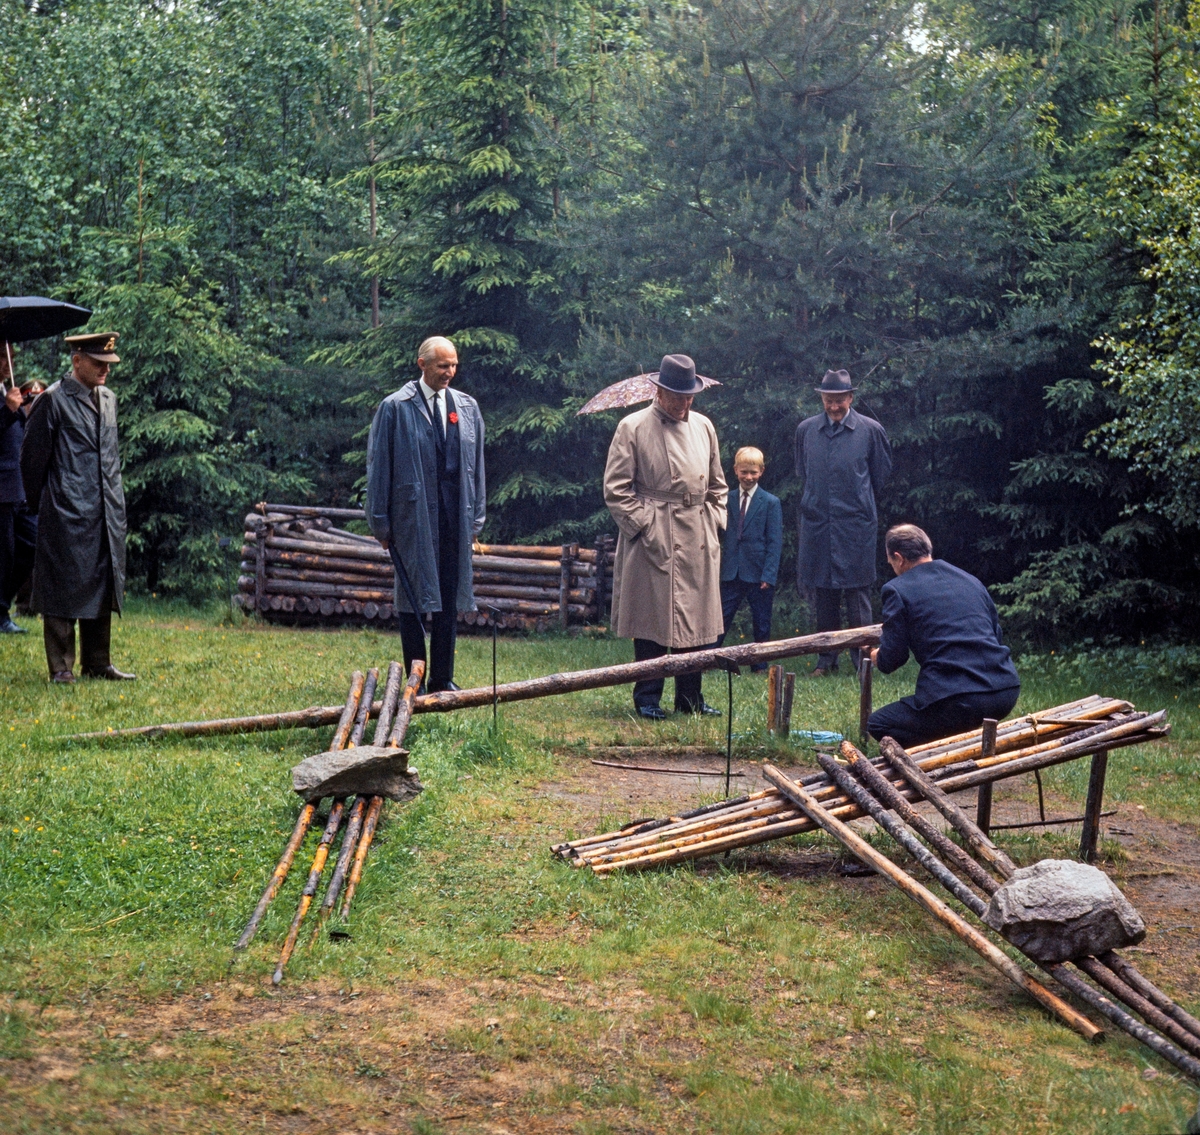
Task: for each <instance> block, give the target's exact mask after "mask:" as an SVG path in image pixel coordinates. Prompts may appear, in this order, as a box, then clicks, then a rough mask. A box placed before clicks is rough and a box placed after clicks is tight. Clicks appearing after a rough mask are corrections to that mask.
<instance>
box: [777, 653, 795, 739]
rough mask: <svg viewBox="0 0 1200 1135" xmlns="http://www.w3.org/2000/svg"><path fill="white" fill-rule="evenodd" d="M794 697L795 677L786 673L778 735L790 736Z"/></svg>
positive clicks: (789, 672)
mask: <svg viewBox="0 0 1200 1135" xmlns="http://www.w3.org/2000/svg"><path fill="white" fill-rule="evenodd" d="M795 696H796V675H795V674H793V673H792V671H790V670H789V671H788V672H787V673H786V674H784V676H783V703H782V704H781V705H780V707H779V734H780V736H781V737H784V738H788V737H790V736H791V735H792V700H793V698H794V697H795Z"/></svg>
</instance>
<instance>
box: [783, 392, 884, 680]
mask: <svg viewBox="0 0 1200 1135" xmlns="http://www.w3.org/2000/svg"><path fill="white" fill-rule="evenodd" d="M816 389H817V393H818V394H820V395H821V404H822V406H823V410H822V412H821V413H820V414H814V415H813V416H812V417H811V418H805V419H804V421H802V422H801V423H800V424H799V425H798V426H797V427H796V475H797V476H798V477H801V478H803V480H804V493H803V495H802V496H801V498H800V549H799V554H798V556H797V558H796V575H797V577H798V581H799V584H800V593H801V594H802V595H803V594H804V593H805V591H808V592H810V593H812V595H813V606H814V608H815V613H816V617H817V630H818V631H836V630H839V629H840V627H841V615H842V612H841V607H842V602H843V599H844V600H845V604H846V625H847V626H849V627H862V626H867V625H868V624H869V623H870V622H871V588H872V586H873V584H874V583H875V550H876V545H877V542H878V539H879V519H878V514H877V513H876V511H875V494H876V493H877V492H879V490H880V489H882V488H883V486H884V484H885V483H886V482H887V479H888V476H889V475H890V474H891V471H892V447H891V445H890V443H889V442H888V436H887V434H886V433H885V432H884V428H883V426H881V425H880V424H879V423H878V422H877V421H875V419H874V418H865V417H863V416H862V415H861V414H860V413H858V412H857V411H856V410H855V409H854V408H853V402H854V389H855V388H854V384H853V382H851V380H850V375H849V374H847V373H846V371H844V370H837V371H834V370H829V371H826V372H825V377H824V379H822V381H821V385H820V386H818V387H817V388H816ZM837 659H838V656H837V653H836V652H835V653H830V654H822V655H820V656H818V658H817V667H816V669H815V670H814V671H813V673H814V674H818V675H820V674H830V673H833V672H834V671H836V670H837ZM850 660H851V662H853V664H854V666H855V668H857V667H858V662H859V652H858V651H857V650H852V651H851V652H850Z"/></svg>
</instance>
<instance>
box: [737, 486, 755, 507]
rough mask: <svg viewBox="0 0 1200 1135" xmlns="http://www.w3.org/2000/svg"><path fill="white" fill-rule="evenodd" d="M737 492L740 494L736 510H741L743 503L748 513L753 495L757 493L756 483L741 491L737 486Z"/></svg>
mask: <svg viewBox="0 0 1200 1135" xmlns="http://www.w3.org/2000/svg"><path fill="white" fill-rule="evenodd" d="M738 492H739V493H740V494H741V495H740V496H739V497H738V508H739V509H741V507H742V503H743V502H745V505H746V511H747V512H749V510H750V502H751V501H753V500H754V494H755V493H756V492H758V483H757V482H755V483H754V484H753V485H751V486H750V488H749V490H747V489H743V488H742V487H741V485H739V486H738Z"/></svg>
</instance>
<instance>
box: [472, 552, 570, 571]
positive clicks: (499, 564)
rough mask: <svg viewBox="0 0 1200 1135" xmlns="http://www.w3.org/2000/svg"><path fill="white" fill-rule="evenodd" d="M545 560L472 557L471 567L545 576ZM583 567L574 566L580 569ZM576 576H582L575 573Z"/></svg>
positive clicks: (480, 569) (481, 569)
mask: <svg viewBox="0 0 1200 1135" xmlns="http://www.w3.org/2000/svg"><path fill="white" fill-rule="evenodd" d="M546 563H547V561H546V560H518V559H514V558H512V557H504V556H472V557H471V566H472V567H473V568H475V569H476V570H478V571H505V572H513V573H515V574H520V575H547V574H549V573H548V572H547V571H546ZM582 566H584V565H576V567H577V568H578V567H582ZM576 574H580V575H581V574H583V573H582V572H579V571H577V572H576Z"/></svg>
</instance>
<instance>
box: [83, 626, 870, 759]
mask: <svg viewBox="0 0 1200 1135" xmlns="http://www.w3.org/2000/svg"><path fill="white" fill-rule="evenodd" d="M881 630H882V628H881V627H879V626H878V625H876V626H871V627H854V628H852V629H850V630H845V631H830V632H826V633H822V634H813V635H803V636H801V637H799V638H784V639H776V640H774V641H772V642H748V643H744V644H743V645H741V646H725V647H716V648H714V649H711V650H697V651H692V652H689V653H687V654H670V655H667V656H665V657H663V658H651V659H649V660H648V661H646V662H627V663H625V664H624V665H620V666H602V667H599V668H598V669H595V670H575V671H571V672H569V673H566V674H550V675H548V676H546V677H544V678H529V679H527V680H525V681H523V682H506V683H504V684H503V685H501V686H498V687H496V691H495V693H496V700H497V701H499V702H514V701H527V700H529V699H531V698H544V697H550V696H553V695H557V694H570V693H576V692H578V691H580V690H596V689H601V688H603V687H605V686H623V685H627V684H629V683H631V682H640V681H643V680H648V679H654V678H675V677H678V676H679V675H680V674H690V673H695V672H696V671H697V670H699V671H705V670H724V669H727V668H728V667H729V666H731V665H732V666H751V665H753V664H755V663H758V662H771V661H774V660H776V659H780V658H796V657H798V656H800V655H804V654H820V653H821V652H822V651H825V650H834V649H837V650H843V649H846V648H848V647H851V646H875V645H878V643H879V636H880V632H881ZM491 704H492V687H491V686H483V687H480V688H478V689H473V690H443V691H441V692H440V693H436V694H425V695H424V696H423V697H420V698H417V699H416V701H415V702H414V703H413V710H412V711H413V713H450V712H452V711H453V710H457V709H471V708H475V707H478V706H487V705H491ZM341 709H342V707H341V706H314V707H312V708H310V709H301V710H295V711H293V712H291V713H269V714H259V715H257V716H254V717H230V718H224V719H222V720H219V721H180V722H171V723H169V724H164V725H141V726H136V727H134V728H132V729H114V730H112V731H111V732H109V731H105V732H97V733H74V734H71V735H70V736H68V737H66V738H64V740H70V741H96V740H104V739H106V738H125V737H167V736H175V737H201V736H213V735H217V734H228V733H253V732H258V731H260V730H266V729H294V728H305V729H313V728H317V727H319V726H322V725H331V724H332V723H333V722H335V721H337V720H338V717H339V714H340V713H341ZM378 712H379V703H376V705H374V706H372V707H371V714H372V716H374V715H376V714H378Z"/></svg>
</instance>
